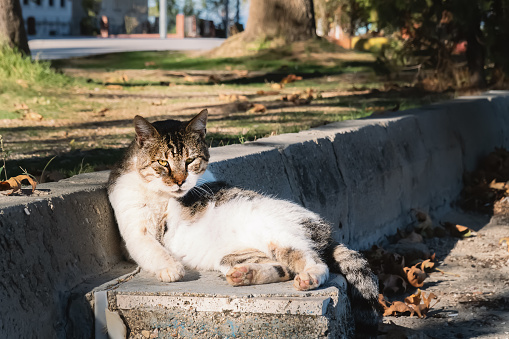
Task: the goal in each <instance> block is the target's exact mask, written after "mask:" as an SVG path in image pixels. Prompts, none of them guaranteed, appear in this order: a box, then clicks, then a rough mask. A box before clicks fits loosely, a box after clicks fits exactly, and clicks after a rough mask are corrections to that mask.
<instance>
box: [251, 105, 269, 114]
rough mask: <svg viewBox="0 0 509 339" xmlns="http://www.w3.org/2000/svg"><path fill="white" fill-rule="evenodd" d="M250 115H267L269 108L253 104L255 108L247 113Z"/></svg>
mask: <svg viewBox="0 0 509 339" xmlns="http://www.w3.org/2000/svg"><path fill="white" fill-rule="evenodd" d="M247 112H248V113H265V112H267V108H266V107H265V106H263V105H262V104H253V107H252V108H251V109H250V110H249V111H247Z"/></svg>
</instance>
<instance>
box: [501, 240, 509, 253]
mask: <svg viewBox="0 0 509 339" xmlns="http://www.w3.org/2000/svg"><path fill="white" fill-rule="evenodd" d="M504 241H505V244H506V246H507V252H509V237H504V238H500V240H499V241H498V244H499V245H501V244H502V243H503V242H504Z"/></svg>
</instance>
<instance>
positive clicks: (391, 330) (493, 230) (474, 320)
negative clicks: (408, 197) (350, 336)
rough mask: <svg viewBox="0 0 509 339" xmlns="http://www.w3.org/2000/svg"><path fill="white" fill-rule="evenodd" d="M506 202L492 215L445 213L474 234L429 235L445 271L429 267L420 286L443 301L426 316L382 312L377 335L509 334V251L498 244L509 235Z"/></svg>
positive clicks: (405, 336) (504, 336)
mask: <svg viewBox="0 0 509 339" xmlns="http://www.w3.org/2000/svg"><path fill="white" fill-rule="evenodd" d="M504 204H506V206H503V207H504V208H502V209H501V211H499V213H498V214H497V215H495V216H493V217H490V216H485V215H478V214H468V213H465V212H451V213H450V214H448V215H447V216H445V217H444V218H442V219H441V221H450V222H453V223H455V224H461V225H464V226H467V227H470V228H472V229H473V230H475V231H477V232H476V236H474V237H471V238H466V239H457V238H452V237H445V238H431V239H427V240H425V242H426V244H427V245H428V247H429V248H430V249H431V251H432V252H435V253H436V257H437V259H438V262H439V263H440V266H439V268H440V269H442V270H443V271H445V272H447V274H442V273H440V272H436V273H435V272H434V273H431V274H430V275H429V277H428V278H427V279H426V280H425V283H424V286H423V287H422V288H421V290H422V291H423V292H426V294H428V293H429V292H433V293H434V294H435V295H437V296H438V299H439V301H438V302H437V303H436V304H435V306H434V307H432V308H431V310H430V312H429V313H428V315H427V317H426V318H424V319H419V318H417V317H415V316H414V317H412V318H411V317H408V316H400V317H393V316H388V317H384V319H383V324H382V325H381V331H380V336H379V338H509V252H508V247H507V245H506V244H505V243H502V244H499V240H500V239H501V238H504V237H509V203H508V202H505V203H504ZM499 210H500V209H499ZM405 296H406V295H405ZM397 299H398V300H403V298H397ZM432 305H433V302H432Z"/></svg>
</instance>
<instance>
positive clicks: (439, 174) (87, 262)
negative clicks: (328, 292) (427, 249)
mask: <svg viewBox="0 0 509 339" xmlns="http://www.w3.org/2000/svg"><path fill="white" fill-rule="evenodd" d="M508 131H509V92H488V93H486V94H485V95H482V96H478V97H465V98H459V99H457V100H454V101H450V102H446V103H441V104H437V105H431V106H428V107H424V108H421V109H415V110H409V111H405V112H398V113H397V114H396V113H395V114H388V115H383V116H379V117H377V118H376V119H369V118H368V119H363V120H356V121H346V122H341V123H334V124H330V125H327V126H323V127H320V128H316V129H312V130H309V131H303V132H300V133H296V134H286V135H280V136H274V137H270V138H264V139H260V140H259V141H257V142H253V143H247V144H245V145H232V146H226V147H221V148H216V149H213V150H212V151H211V154H212V162H211V164H210V168H211V170H212V171H213V172H214V173H215V175H216V177H217V178H218V179H219V180H225V181H228V182H230V183H232V184H235V185H239V186H243V187H246V188H250V189H255V190H258V191H263V192H267V193H270V194H273V195H276V196H278V197H280V198H285V199H290V200H293V201H296V202H298V203H300V204H302V205H304V206H306V207H308V208H310V209H311V210H314V211H316V212H318V213H320V214H321V215H322V216H324V217H325V218H326V219H328V220H329V221H330V222H331V223H332V224H333V225H334V227H335V231H336V238H337V239H338V240H340V241H343V242H345V243H347V244H349V245H350V246H351V247H354V248H366V247H368V246H370V245H371V244H373V243H376V242H380V241H382V240H383V239H384V237H385V236H386V235H388V234H392V233H394V232H395V230H396V228H397V227H404V226H405V225H407V224H408V223H409V222H410V215H409V210H410V209H411V208H421V209H424V210H428V211H429V212H431V213H432V214H434V215H435V216H439V215H440V214H442V213H445V212H447V211H448V209H449V208H450V204H451V202H453V201H454V199H455V198H456V197H457V195H458V193H459V192H460V190H461V186H462V174H463V172H464V171H465V170H472V169H473V168H474V167H475V165H476V163H477V161H478V159H479V158H480V157H481V156H483V155H485V154H487V153H488V152H490V151H492V150H493V149H494V148H495V147H509V139H508V137H509V133H508ZM106 179H107V173H104V172H103V173H93V174H85V175H80V176H77V177H73V178H70V179H67V180H64V181H62V182H58V183H52V184H44V185H41V186H40V187H39V188H40V192H39V195H33V196H12V197H0V250H1V252H2V253H3V255H2V256H0V287H1V288H0V303H1V305H2V308H0V336H1V337H67V336H71V337H74V338H79V337H91V336H93V333H92V332H91V331H92V329H91V327H90V323H91V322H92V321H93V320H92V317H93V316H92V314H91V311H90V310H89V309H87V306H86V305H87V304H86V300H85V299H84V295H85V292H87V291H91V290H92V289H93V288H94V287H96V286H99V285H101V284H102V283H104V282H106V281H109V280H110V279H112V278H113V277H115V276H120V275H122V274H124V273H127V272H129V270H130V269H132V267H130V266H126V265H124V263H122V255H121V250H120V248H119V243H120V239H119V235H118V232H117V230H116V226H115V222H114V218H113V215H112V212H111V209H110V207H109V204H108V202H107V197H106V192H105V189H104V185H105V183H106ZM217 284H221V285H224V284H225V283H224V282H220V281H218V282H217ZM218 286H219V285H218ZM338 289H339V288H338ZM145 292H146V291H145ZM108 293H110V292H108ZM338 293H339V292H338ZM264 298H265V297H264ZM303 298H304V297H303ZM310 298H314V297H311V296H310ZM315 301H316V300H315ZM168 305H170V304H168ZM239 305H240V304H239ZM329 305H332V304H330V303H329ZM124 306H125V305H124ZM113 307H117V309H118V305H116V306H115V305H112V309H113ZM239 307H240V306H239ZM313 307H315V306H313ZM317 307H318V306H317ZM322 307H323V304H322ZM328 307H330V306H328ZM168 309H172V308H171V307H170V308H168ZM313 309H316V308H313ZM126 312H127V311H126ZM129 312H133V314H134V313H136V315H133V316H135V317H140V316H141V315H142V314H145V313H143V312H144V311H142V310H137V311H136V312H135V311H134V310H130V311H129ZM137 312H138V313H137ZM140 312H141V313H140ZM179 312H180V311H179ZM186 312H187V311H186ZM203 312H208V311H203ZM228 312H230V313H234V312H232V311H228V310H226V311H225V312H222V313H221V314H226V313H228ZM198 313H199V312H198ZM239 314H244V313H242V312H239ZM250 314H252V313H250ZM257 314H258V313H257ZM260 314H261V313H260ZM260 314H259V315H260ZM144 316H147V317H148V314H145V315H144ZM189 316H192V314H191V313H189ZM264 316H267V317H268V316H269V315H268V313H264ZM280 316H285V317H290V316H296V317H321V316H319V315H312V316H309V315H302V314H290V315H278V316H276V315H274V316H273V317H272V318H271V320H269V319H268V318H265V320H264V322H261V323H260V326H262V323H270V324H271V326H272V327H273V328H276V327H277V326H279V325H277V324H278V320H277V319H279V317H280ZM322 316H323V315H322ZM242 317H244V316H242ZM246 317H247V318H249V317H248V316H246ZM156 318H157V317H156ZM247 318H246V319H247ZM221 319H223V318H221ZM324 319H325V318H324ZM223 320H224V321H226V318H224V319H223ZM230 320H231V319H230ZM147 321H148V320H147ZM221 321H222V320H221ZM232 321H233V320H232ZM246 321H247V320H246ZM285 321H286V320H285ZM317 321H318V320H317ZM320 321H321V320H320ZM323 321H324V324H325V323H327V324H329V325H327V326H332V325H331V323H330V322H328V320H323ZM309 324H311V322H310V323H309ZM320 324H322V323H320ZM171 326H173V325H171ZM175 326H178V325H175ZM186 326H191V325H190V324H189V323H186ZM204 326H205V325H204ZM253 326H254V325H253ZM309 326H311V325H309ZM316 326H318V327H319V326H321V325H316ZM318 327H317V328H318ZM252 328H254V327H252ZM225 330H226V327H225ZM260 331H261V330H260ZM320 331H321V330H320ZM320 331H319V332H320ZM193 333H195V332H193ZM196 333H198V332H196ZM196 333H195V334H196ZM218 333H219V332H218ZM225 333H226V332H225ZM253 333H255V332H253ZM260 333H261V332H260Z"/></svg>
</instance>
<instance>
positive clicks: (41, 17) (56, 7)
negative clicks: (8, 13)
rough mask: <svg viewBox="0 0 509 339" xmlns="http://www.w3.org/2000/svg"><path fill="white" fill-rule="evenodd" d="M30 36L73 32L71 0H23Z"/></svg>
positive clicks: (22, 4)
mask: <svg viewBox="0 0 509 339" xmlns="http://www.w3.org/2000/svg"><path fill="white" fill-rule="evenodd" d="M20 3H21V8H22V11H23V19H24V21H25V29H26V32H27V34H28V37H29V38H33V37H49V36H61V35H70V34H71V22H72V13H73V12H72V7H73V2H72V1H71V0H35V1H34V0H21V1H20Z"/></svg>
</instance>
